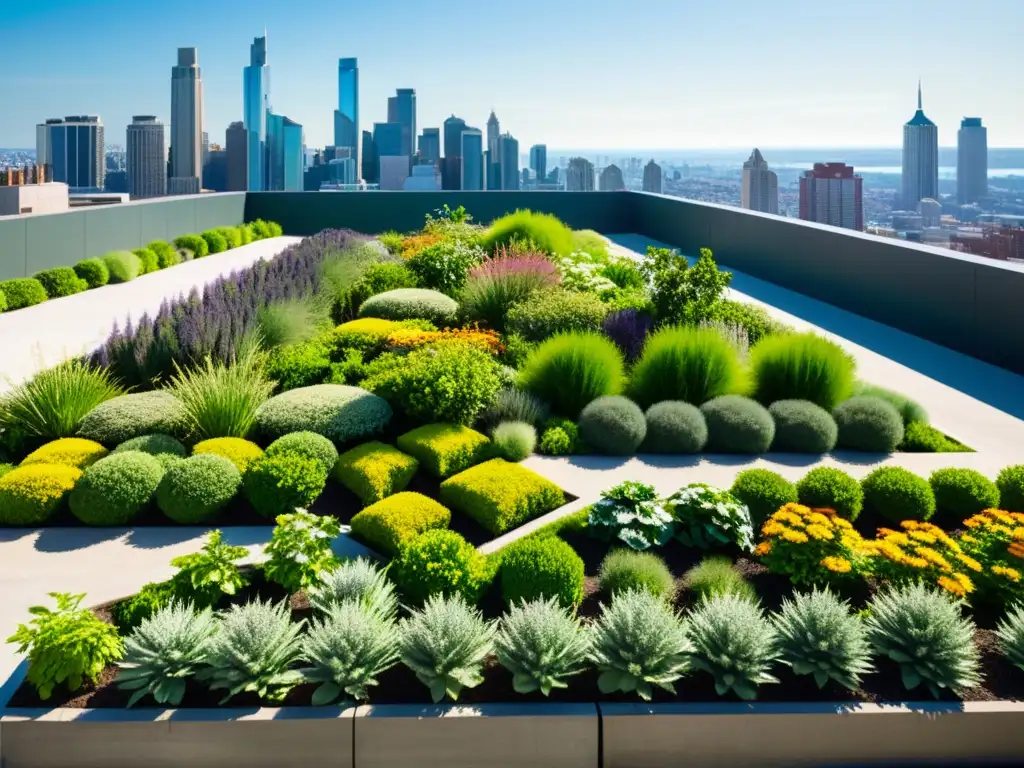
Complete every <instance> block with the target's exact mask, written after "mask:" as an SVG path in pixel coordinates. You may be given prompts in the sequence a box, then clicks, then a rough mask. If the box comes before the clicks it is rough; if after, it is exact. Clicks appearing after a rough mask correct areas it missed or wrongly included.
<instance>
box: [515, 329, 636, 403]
mask: <svg viewBox="0 0 1024 768" xmlns="http://www.w3.org/2000/svg"><path fill="white" fill-rule="evenodd" d="M624 380H625V371H624V364H623V361H622V353H621V352H619V349H618V347H616V346H615V343H614V342H612V341H611V340H610V339H607V338H605V337H604V336H601V335H599V334H596V333H559V334H555V335H554V336H552V337H551V338H550V339H548V340H547V341H545V342H543V343H542V344H540V345H539V346H537V347H536V348H535V349H533V350H532V351H531V352H530V354H529V356H528V357H527V358H526V362H525V363H524V364H523V368H522V371H521V372H520V379H519V381H520V385H521V386H522V388H523V389H525V390H527V391H528V392H530V393H532V394H534V395H536V396H537V397H539V398H540V399H541V400H542V401H544V402H546V403H548V404H549V405H550V406H551V409H552V411H554V412H555V413H557V414H559V415H561V416H567V417H569V418H572V419H575V418H576V417H577V416H579V414H580V411H582V410H583V408H584V407H586V405H587V404H588V403H590V402H591V401H593V400H596V399H597V398H599V397H602V396H603V395H617V394H619V393H620V392H621V391H622V386H623V383H624Z"/></svg>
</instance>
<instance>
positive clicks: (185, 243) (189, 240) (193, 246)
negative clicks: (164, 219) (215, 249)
mask: <svg viewBox="0 0 1024 768" xmlns="http://www.w3.org/2000/svg"><path fill="white" fill-rule="evenodd" d="M174 245H175V247H176V248H179V249H181V248H184V249H185V250H188V251H191V252H192V256H193V258H196V259H201V258H203V257H204V256H208V255H209V253H210V246H209V245H208V244H207V242H206V240H204V239H203V238H202V237H201V236H200V235H182V236H181V237H176V238H174Z"/></svg>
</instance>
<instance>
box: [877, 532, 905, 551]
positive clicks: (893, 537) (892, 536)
mask: <svg viewBox="0 0 1024 768" xmlns="http://www.w3.org/2000/svg"><path fill="white" fill-rule="evenodd" d="M880 538H882V539H883V540H884V541H888V542H890V543H892V544H895V545H896V546H900V547H909V546H910V537H909V536H907V534H905V533H900V532H899V531H889V533H887V534H885V535H884V536H880Z"/></svg>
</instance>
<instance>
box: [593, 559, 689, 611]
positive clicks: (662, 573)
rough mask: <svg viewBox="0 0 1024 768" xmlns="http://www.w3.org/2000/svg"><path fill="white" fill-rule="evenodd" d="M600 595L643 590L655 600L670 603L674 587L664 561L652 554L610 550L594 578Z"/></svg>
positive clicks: (673, 579)
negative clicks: (601, 593) (661, 599)
mask: <svg viewBox="0 0 1024 768" xmlns="http://www.w3.org/2000/svg"><path fill="white" fill-rule="evenodd" d="M597 581H598V585H599V586H600V588H601V591H602V592H603V593H604V594H606V595H609V596H612V597H614V596H615V595H617V594H619V593H621V592H628V591H629V590H631V589H643V590H646V591H647V592H650V593H651V594H652V595H654V596H655V597H663V598H665V599H671V598H672V595H673V594H674V593H675V588H676V583H675V578H674V577H673V576H672V571H670V570H669V569H668V566H667V565H665V561H664V560H662V559H661V558H660V557H658V556H657V555H656V554H654V553H653V552H634V551H633V550H631V549H619V548H616V549H613V550H612V551H611V552H609V553H608V554H607V555H605V558H604V560H602V561H601V567H600V569H599V571H598V575H597Z"/></svg>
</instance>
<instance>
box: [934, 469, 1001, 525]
mask: <svg viewBox="0 0 1024 768" xmlns="http://www.w3.org/2000/svg"><path fill="white" fill-rule="evenodd" d="M928 482H929V483H930V484H931V486H932V493H934V494H935V518H936V519H935V522H936V523H937V524H938V525H941V526H943V527H947V528H950V529H952V528H958V527H960V523H962V522H963V521H964V520H966V519H967V518H968V517H971V516H973V515H976V514H978V513H979V512H981V511H982V510H983V509H997V508H998V507H999V489H998V488H997V487H996V484H995V483H993V482H992V481H991V480H989V479H988V478H987V477H985V476H984V475H983V474H981V472H977V471H975V470H973V469H954V468H952V467H950V468H948V469H937V470H935V471H934V472H932V476H931V477H930V478H929V479H928Z"/></svg>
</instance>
